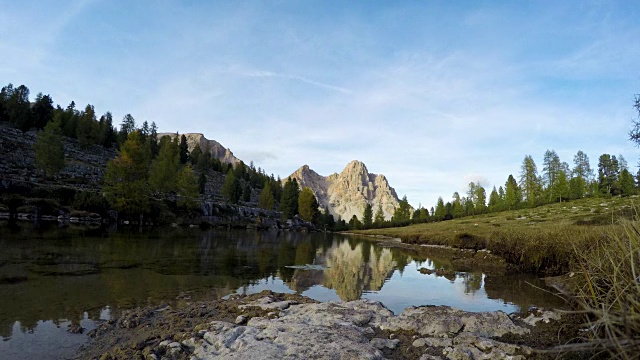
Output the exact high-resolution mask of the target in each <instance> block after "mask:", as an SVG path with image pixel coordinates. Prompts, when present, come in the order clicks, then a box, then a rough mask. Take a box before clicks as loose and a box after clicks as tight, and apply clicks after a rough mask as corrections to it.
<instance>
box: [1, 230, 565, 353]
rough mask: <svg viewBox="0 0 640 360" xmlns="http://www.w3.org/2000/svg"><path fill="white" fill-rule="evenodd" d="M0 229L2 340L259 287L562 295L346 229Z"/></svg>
mask: <svg viewBox="0 0 640 360" xmlns="http://www.w3.org/2000/svg"><path fill="white" fill-rule="evenodd" d="M0 235H1V236H0V248H1V249H3V250H2V252H0V294H2V296H0V338H2V339H3V340H4V341H0V350H2V347H3V346H4V347H7V346H9V347H11V346H14V345H12V340H11V338H12V337H13V338H15V339H17V338H19V336H16V335H17V334H16V331H17V332H19V333H29V332H37V331H38V329H39V327H40V328H41V327H43V325H42V324H43V323H46V322H51V323H52V324H57V325H60V326H63V325H64V324H67V322H71V323H80V322H83V321H89V320H91V321H99V320H100V319H101V313H104V311H105V310H104V309H110V311H111V313H112V314H117V312H118V311H119V310H121V309H127V308H133V307H137V306H147V305H158V304H162V303H168V304H170V305H172V306H177V305H179V304H180V303H184V302H187V301H195V300H198V299H203V298H211V297H222V296H225V295H229V294H232V293H235V292H240V293H252V292H258V291H260V290H262V289H271V290H274V291H286V292H297V293H300V294H303V295H307V296H310V297H313V298H316V299H318V300H321V301H324V300H338V299H339V300H343V301H349V300H356V299H359V298H363V297H366V298H371V299H375V300H379V301H382V302H383V303H384V304H385V305H386V306H388V307H389V308H390V309H391V310H393V311H394V312H399V311H401V310H402V309H404V308H405V307H407V306H411V305H427V304H433V305H452V306H456V307H460V308H462V309H465V310H470V311H481V310H497V309H502V310H505V311H507V312H511V311H517V310H518V309H520V308H526V307H529V306H532V305H536V306H558V304H559V302H558V301H557V300H555V299H554V298H553V297H552V296H550V295H549V294H547V293H545V292H544V291H541V290H539V289H536V288H534V287H532V286H531V285H530V284H531V283H533V284H534V285H536V286H540V287H543V285H542V284H541V282H540V281H539V280H538V279H537V278H535V277H532V276H528V277H527V276H511V277H492V276H484V275H483V274H482V273H481V272H458V273H453V274H450V275H448V277H447V278H444V277H438V276H436V275H435V274H432V275H423V274H420V273H419V272H418V269H419V268H420V267H427V268H430V269H435V268H438V269H439V268H444V269H451V263H450V261H449V260H448V259H446V258H416V257H414V256H411V255H409V253H408V252H406V251H405V250H403V249H401V248H388V247H382V246H380V245H378V244H376V243H375V242H371V241H369V240H367V239H362V238H355V237H350V236H345V235H340V234H322V233H314V234H305V233H289V232H283V233H269V232H255V231H221V230H212V231H200V230H199V229H174V228H170V229H152V230H149V231H145V232H138V231H132V230H131V231H128V230H119V231H108V230H105V229H87V228H79V227H78V228H75V227H70V228H57V227H53V228H49V229H47V228H40V229H37V230H34V229H31V228H28V227H21V228H18V229H9V228H8V227H6V225H2V224H0ZM308 265H311V266H308ZM315 265H317V266H315ZM292 266H293V267H292ZM102 317H104V314H102ZM65 336H67V335H65ZM72 336H73V335H72ZM15 341H17V340H15ZM52 341H53V340H52ZM3 343H4V344H3Z"/></svg>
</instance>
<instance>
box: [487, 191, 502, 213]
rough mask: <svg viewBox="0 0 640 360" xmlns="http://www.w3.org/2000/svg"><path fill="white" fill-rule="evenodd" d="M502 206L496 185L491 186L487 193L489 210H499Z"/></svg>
mask: <svg viewBox="0 0 640 360" xmlns="http://www.w3.org/2000/svg"><path fill="white" fill-rule="evenodd" d="M501 208H502V199H500V195H499V194H498V190H496V187H495V186H494V187H493V190H491V194H490V195H489V211H491V212H493V211H499V210H501Z"/></svg>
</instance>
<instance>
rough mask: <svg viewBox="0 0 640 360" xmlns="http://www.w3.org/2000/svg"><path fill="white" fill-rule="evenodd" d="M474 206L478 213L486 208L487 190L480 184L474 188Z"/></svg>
mask: <svg viewBox="0 0 640 360" xmlns="http://www.w3.org/2000/svg"><path fill="white" fill-rule="evenodd" d="M473 205H474V207H475V208H476V212H477V213H478V214H482V213H484V212H486V210H487V192H486V190H485V189H484V187H482V186H481V185H480V184H478V185H477V186H476V188H475V196H474V204H473Z"/></svg>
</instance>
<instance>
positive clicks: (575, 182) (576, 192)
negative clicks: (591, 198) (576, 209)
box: [569, 175, 585, 200]
mask: <svg viewBox="0 0 640 360" xmlns="http://www.w3.org/2000/svg"><path fill="white" fill-rule="evenodd" d="M584 193H585V182H584V179H583V178H582V176H579V175H578V176H575V177H572V178H571V180H569V198H571V199H574V200H575V199H582V198H583V197H584Z"/></svg>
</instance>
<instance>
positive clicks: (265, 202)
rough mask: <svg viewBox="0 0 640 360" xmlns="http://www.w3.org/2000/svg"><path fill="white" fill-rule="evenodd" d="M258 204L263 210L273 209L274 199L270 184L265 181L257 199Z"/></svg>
mask: <svg viewBox="0 0 640 360" xmlns="http://www.w3.org/2000/svg"><path fill="white" fill-rule="evenodd" d="M258 206H260V207H261V208H263V209H265V210H273V207H274V206H275V199H274V198H273V193H272V192H271V185H270V184H269V183H268V182H267V183H266V185H265V186H264V187H263V188H262V191H260V198H259V199H258Z"/></svg>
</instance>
